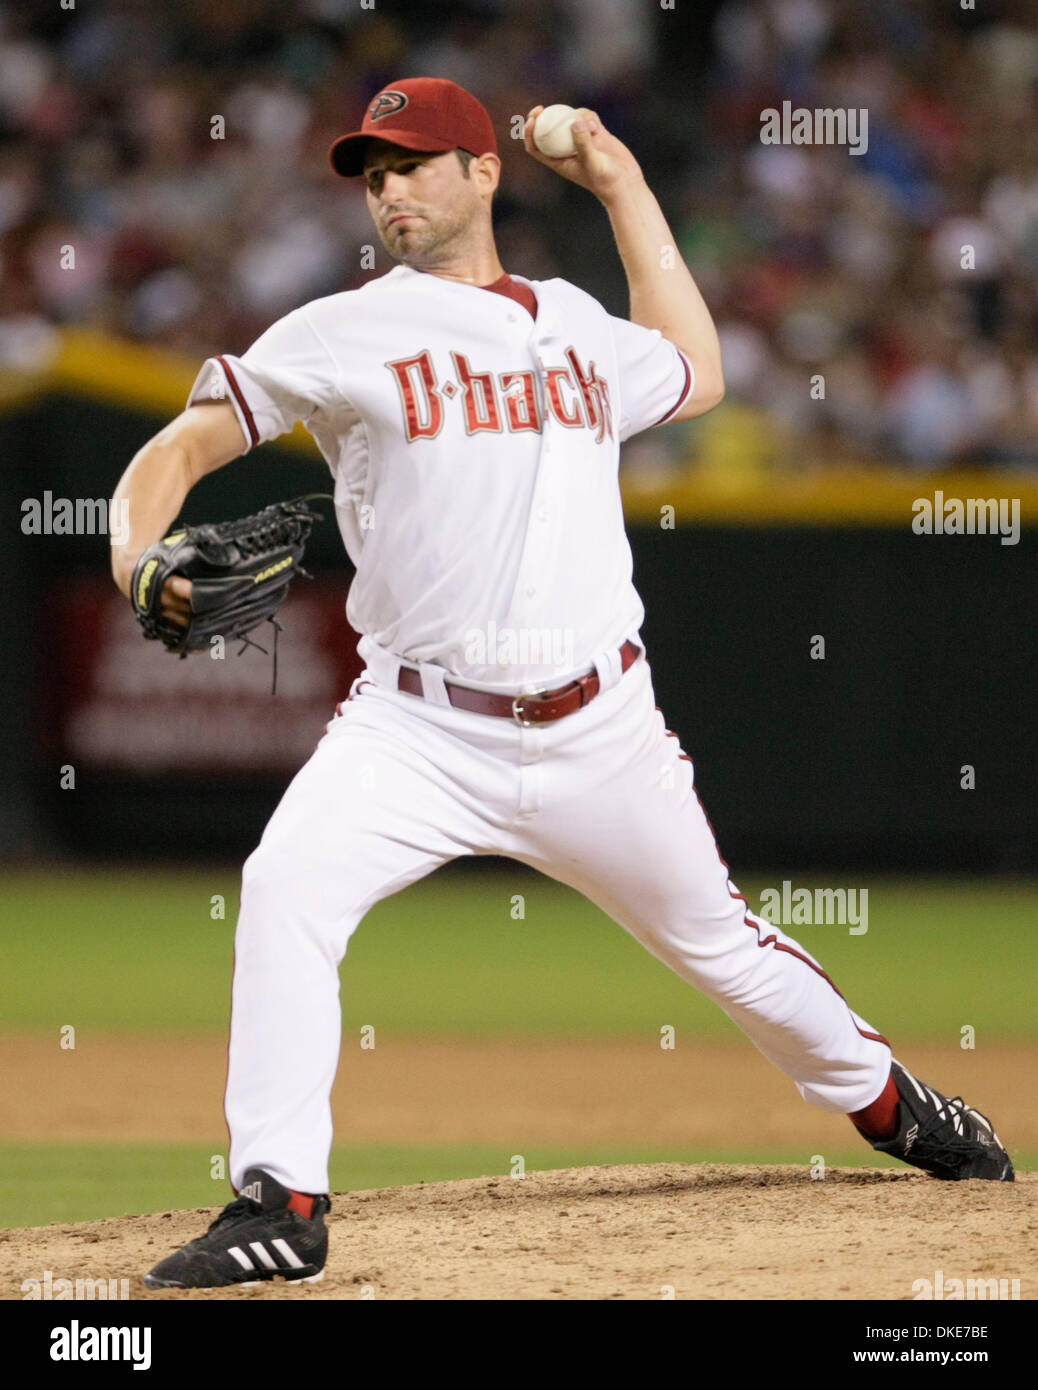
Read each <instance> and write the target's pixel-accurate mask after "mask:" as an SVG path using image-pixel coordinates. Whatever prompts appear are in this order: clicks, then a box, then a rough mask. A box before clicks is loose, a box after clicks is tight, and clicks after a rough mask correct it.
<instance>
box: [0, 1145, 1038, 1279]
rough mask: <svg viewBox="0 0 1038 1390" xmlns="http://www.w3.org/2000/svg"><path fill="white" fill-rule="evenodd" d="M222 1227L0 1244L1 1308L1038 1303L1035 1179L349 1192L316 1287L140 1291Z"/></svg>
mask: <svg viewBox="0 0 1038 1390" xmlns="http://www.w3.org/2000/svg"><path fill="white" fill-rule="evenodd" d="M216 1211H217V1208H212V1209H211V1210H197V1211H176V1212H163V1213H160V1214H158V1215H152V1216H139V1217H122V1218H120V1219H118V1220H108V1221H91V1222H86V1223H84V1224H82V1225H77V1226H42V1227H35V1228H31V1229H22V1230H12V1231H7V1232H3V1233H0V1296H2V1297H4V1298H25V1297H26V1296H27V1293H26V1291H25V1288H24V1286H23V1281H24V1280H25V1278H26V1271H32V1273H33V1277H35V1278H42V1277H43V1272H44V1271H46V1270H49V1271H50V1272H51V1279H52V1281H56V1280H58V1279H61V1278H64V1279H70V1280H73V1281H75V1280H77V1279H80V1280H89V1281H99V1280H101V1279H109V1280H116V1281H119V1280H122V1279H127V1280H128V1281H129V1284H128V1288H129V1294H130V1297H132V1298H146V1299H147V1298H162V1299H166V1298H174V1299H175V1298H210V1299H211V1298H253V1299H255V1298H259V1299H279V1298H303V1299H314V1298H421V1299H455V1298H470V1299H526V1298H539V1299H557V1298H577V1299H581V1298H583V1299H604V1298H639V1299H661V1298H714V1299H725V1298H781V1299H791V1298H810V1299H828V1298H881V1299H888V1298H889V1299H912V1298H916V1297H919V1296H920V1295H922V1296H925V1295H926V1294H927V1292H928V1290H927V1286H926V1284H925V1282H924V1281H929V1283H930V1285H933V1284H934V1283H935V1282H937V1283H938V1284H939V1285H940V1286H941V1287H943V1290H944V1297H948V1296H949V1294H950V1293H953V1292H954V1290H955V1286H954V1285H952V1284H950V1282H949V1281H951V1280H955V1279H958V1280H961V1281H963V1290H962V1295H960V1296H967V1297H974V1298H983V1297H987V1298H992V1297H998V1296H1001V1297H1014V1296H1015V1297H1022V1298H1033V1297H1034V1291H1035V1289H1036V1287H1038V1267H1036V1261H1035V1244H1034V1232H1035V1228H1036V1225H1038V1175H1036V1174H1033V1173H1023V1174H1018V1175H1017V1181H1016V1183H994V1182H965V1183H946V1182H939V1181H936V1180H935V1179H933V1178H929V1177H927V1176H925V1175H924V1174H921V1173H916V1172H914V1171H911V1170H908V1169H906V1170H904V1171H900V1170H896V1171H895V1170H893V1169H868V1168H843V1169H830V1170H828V1171H827V1172H825V1174H824V1176H819V1177H816V1178H812V1176H811V1172H810V1170H809V1169H807V1168H805V1167H792V1166H791V1167H778V1166H774V1167H772V1166H768V1167H764V1166H761V1167H753V1166H742V1167H739V1166H731V1165H723V1164H696V1165H692V1164H644V1165H639V1166H627V1167H604V1168H569V1169H563V1170H561V1171H558V1172H543V1173H538V1172H533V1173H527V1175H526V1176H525V1177H523V1178H521V1179H520V1178H509V1177H491V1178H476V1179H468V1180H465V1181H461V1182H439V1183H429V1184H419V1185H418V1186H416V1187H395V1188H383V1189H379V1190H377V1191H368V1192H346V1193H341V1194H339V1195H337V1196H336V1197H335V1198H334V1201H333V1207H332V1214H331V1216H330V1218H329V1229H330V1237H331V1240H330V1250H329V1260H328V1267H327V1270H326V1273H325V1278H324V1280H323V1282H322V1283H319V1284H309V1285H297V1284H286V1283H283V1282H281V1281H277V1282H275V1283H272V1284H262V1285H260V1286H258V1287H256V1288H231V1289H215V1290H212V1291H210V1292H205V1293H203V1292H195V1293H178V1292H174V1291H162V1292H154V1293H152V1292H149V1291H148V1290H146V1289H145V1288H144V1286H143V1284H142V1282H141V1275H142V1274H143V1273H144V1272H145V1271H146V1270H148V1269H149V1268H150V1267H151V1266H152V1265H153V1264H155V1263H157V1261H158V1260H160V1259H161V1258H162V1257H163V1256H165V1255H167V1254H168V1253H169V1252H170V1251H172V1250H174V1249H176V1247H177V1246H179V1245H181V1244H183V1243H184V1242H185V1241H187V1240H190V1239H192V1238H193V1237H195V1236H197V1235H201V1234H202V1232H203V1231H204V1230H205V1227H206V1225H207V1224H208V1222H209V1221H210V1220H211V1219H212V1218H213V1216H215V1214H216ZM938 1272H939V1273H938ZM969 1280H972V1281H973V1283H972V1284H971V1285H968V1284H967V1281H969ZM1014 1280H1016V1281H1018V1282H1017V1283H1016V1284H1014V1282H1013V1281H1014ZM1001 1281H1005V1283H1002V1282H1001ZM29 1287H30V1288H31V1285H30V1286H29ZM52 1287H53V1283H52ZM94 1287H97V1286H96V1285H94ZM119 1287H120V1286H119V1285H118V1284H115V1285H111V1286H110V1288H111V1289H112V1290H113V1292H115V1291H116V1290H117V1289H119ZM56 1291H57V1290H56V1289H55V1292H56ZM79 1296H80V1297H84V1296H88V1291H86V1290H85V1287H84V1291H81V1292H80V1295H79ZM116 1296H117V1295H116ZM940 1296H941V1294H940V1292H939V1293H938V1297H940Z"/></svg>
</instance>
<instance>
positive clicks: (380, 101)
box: [368, 92, 407, 121]
mask: <svg viewBox="0 0 1038 1390" xmlns="http://www.w3.org/2000/svg"><path fill="white" fill-rule="evenodd" d="M406 105H407V93H406V92H380V93H379V95H378V96H377V97H376V98H375V100H374V101H373V102H372V103H371V106H370V107H369V108H368V115H369V117H370V118H371V119H372V120H373V121H380V120H381V119H382V117H383V116H392V115H393V113H394V112H395V111H402V110H403V109H404V107H405V106H406Z"/></svg>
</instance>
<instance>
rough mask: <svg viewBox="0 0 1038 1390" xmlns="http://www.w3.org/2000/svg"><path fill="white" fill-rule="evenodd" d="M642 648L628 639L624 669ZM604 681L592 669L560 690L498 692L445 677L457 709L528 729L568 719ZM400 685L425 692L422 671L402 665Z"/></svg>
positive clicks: (622, 654)
mask: <svg viewBox="0 0 1038 1390" xmlns="http://www.w3.org/2000/svg"><path fill="white" fill-rule="evenodd" d="M640 652H641V647H639V646H638V645H637V644H636V643H634V642H625V643H624V644H623V646H622V647H621V648H620V669H621V671H627V670H629V669H630V668H631V667H632V666H633V665H634V663H635V661H636V659H637V657H638V655H639V654H640ZM601 684H602V683H601V681H600V680H599V678H598V672H597V671H591V672H589V674H588V675H586V676H578V677H577V679H576V680H575V681H570V682H569V683H568V684H566V685H562V686H559V687H558V689H556V690H532V691H526V692H524V693H523V694H522V695H514V696H513V695H500V694H495V693H494V692H492V691H489V690H471V689H470V688H469V687H468V686H465V685H455V684H454V682H453V681H444V686H445V688H446V690H447V698H448V700H449V701H450V702H451V704H452V705H453V706H454V708H455V709H463V710H468V712H469V713H470V714H491V715H495V716H496V717H497V718H498V719H514V720H515V722H516V723H517V724H521V725H522V727H523V728H524V729H528V728H530V727H531V726H532V725H534V724H552V723H554V721H555V720H556V719H564V718H565V716H566V715H567V714H573V713H575V712H576V711H577V710H578V709H581V708H583V706H584V705H589V704H590V703H591V701H592V700H593V699H594V698H595V696H596V695H597V694H598V692H599V688H600V687H601ZM397 689H398V690H403V691H406V693H407V694H408V695H421V694H422V693H423V691H422V676H421V672H420V671H415V670H413V669H412V668H411V667H410V666H401V668H400V676H399V678H398V680H397Z"/></svg>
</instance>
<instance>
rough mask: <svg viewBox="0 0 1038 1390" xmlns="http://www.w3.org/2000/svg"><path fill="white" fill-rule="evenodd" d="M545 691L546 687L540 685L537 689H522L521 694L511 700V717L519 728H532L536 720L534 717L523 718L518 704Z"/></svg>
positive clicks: (546, 691) (543, 693)
mask: <svg viewBox="0 0 1038 1390" xmlns="http://www.w3.org/2000/svg"><path fill="white" fill-rule="evenodd" d="M547 693H548V687H547V686H546V685H542V686H540V687H539V689H537V690H524V691H523V693H522V694H521V695H517V696H516V697H515V699H514V700H513V701H512V718H513V719H514V720H515V722H516V723H517V724H518V725H519V727H520V729H532V728H533V727H534V725H535V724H536V722H537V721H536V720H535V719H524V718H523V716H522V711H521V710H520V708H519V706H520V704H521V703H522V702H523V701H525V700H532V699H534V698H535V697H536V696H538V695H547Z"/></svg>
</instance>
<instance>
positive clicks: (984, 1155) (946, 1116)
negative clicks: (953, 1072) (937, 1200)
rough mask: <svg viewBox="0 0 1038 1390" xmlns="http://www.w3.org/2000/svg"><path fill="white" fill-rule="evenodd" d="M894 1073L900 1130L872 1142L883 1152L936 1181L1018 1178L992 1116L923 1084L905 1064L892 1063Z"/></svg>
mask: <svg viewBox="0 0 1038 1390" xmlns="http://www.w3.org/2000/svg"><path fill="white" fill-rule="evenodd" d="M891 1075H892V1076H893V1078H894V1084H895V1085H896V1087H897V1092H898V1096H899V1097H900V1102H899V1106H898V1112H899V1125H898V1132H897V1134H896V1135H895V1136H894V1137H893V1138H892V1139H887V1140H883V1141H877V1140H874V1139H873V1140H870V1141H869V1142H870V1143H871V1144H872V1147H873V1148H874V1149H875V1150H876V1151H877V1152H878V1153H887V1154H892V1155H893V1156H894V1157H895V1158H900V1159H903V1160H904V1161H905V1162H906V1163H911V1164H913V1165H914V1166H915V1167H916V1168H922V1169H924V1170H925V1171H926V1172H928V1173H932V1174H933V1176H934V1177H936V1178H944V1179H949V1180H952V1181H962V1180H963V1179H966V1178H982V1179H985V1180H987V1181H989V1182H1012V1181H1013V1180H1014V1173H1013V1165H1012V1162H1011V1161H1010V1158H1009V1155H1008V1153H1007V1152H1006V1150H1005V1148H1004V1147H1003V1145H1002V1141H1001V1140H1000V1139H999V1137H998V1135H997V1134H996V1133H995V1128H994V1125H992V1123H991V1121H990V1120H989V1119H988V1118H987V1116H986V1115H982V1114H981V1113H980V1111H979V1110H974V1109H973V1108H972V1107H971V1106H969V1105H967V1104H966V1103H965V1101H964V1100H963V1099H962V1097H961V1096H954V1097H953V1098H952V1099H949V1098H948V1097H947V1096H944V1095H942V1094H941V1092H940V1091H935V1090H934V1088H933V1087H932V1086H927V1085H926V1084H925V1083H924V1082H922V1081H917V1080H916V1078H915V1077H914V1076H912V1075H911V1073H910V1072H908V1071H906V1070H905V1068H904V1067H903V1066H902V1065H901V1063H900V1062H892V1063H891Z"/></svg>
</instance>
